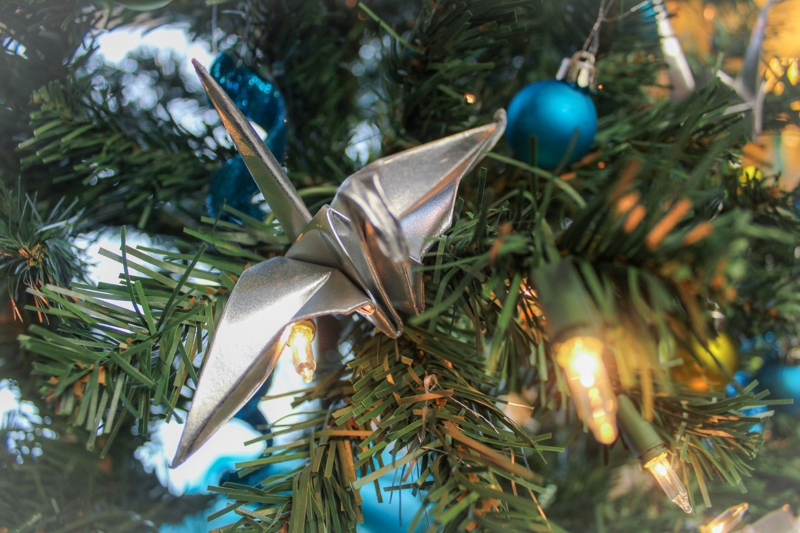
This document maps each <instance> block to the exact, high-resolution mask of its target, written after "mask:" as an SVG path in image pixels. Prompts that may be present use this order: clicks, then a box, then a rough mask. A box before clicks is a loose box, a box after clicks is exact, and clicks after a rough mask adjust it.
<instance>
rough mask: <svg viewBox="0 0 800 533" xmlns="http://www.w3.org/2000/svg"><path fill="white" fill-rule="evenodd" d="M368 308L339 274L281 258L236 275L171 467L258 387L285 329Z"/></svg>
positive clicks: (277, 352)
mask: <svg viewBox="0 0 800 533" xmlns="http://www.w3.org/2000/svg"><path fill="white" fill-rule="evenodd" d="M370 305H371V302H370V300H369V298H368V297H367V296H366V295H365V294H364V293H363V292H362V291H360V290H359V289H358V288H357V287H356V286H355V285H353V283H352V282H351V281H350V280H348V279H347V277H346V276H345V275H344V274H342V273H341V272H340V271H339V270H337V269H334V268H329V267H324V266H319V265H314V264H311V263H306V262H303V261H296V260H293V259H289V258H286V257H276V258H274V259H271V260H269V261H264V262H263V263H259V264H257V265H255V266H253V267H251V268H248V269H247V270H245V271H244V273H243V274H242V276H241V277H240V278H239V280H238V282H237V283H236V286H235V287H234V288H233V291H232V292H231V295H230V298H229V300H228V302H227V304H226V305H225V310H224V311H223V312H222V317H221V318H220V321H219V327H218V328H217V331H216V334H215V335H214V340H213V342H212V343H211V345H210V346H209V347H208V356H207V360H206V362H205V365H204V367H203V370H202V372H201V373H200V377H199V381H198V384H197V390H196V391H195V394H194V397H193V398H192V408H191V409H190V410H189V415H188V418H187V420H186V427H185V428H184V430H183V435H182V436H181V441H180V444H179V445H178V451H177V453H176V455H175V459H174V460H173V462H172V466H173V467H175V466H177V465H179V464H181V463H182V462H183V461H184V460H186V458H187V457H189V456H190V455H191V454H193V453H194V452H195V451H196V450H197V449H198V448H199V447H200V446H202V445H203V443H205V442H206V441H207V440H208V438H209V437H211V435H212V434H213V433H214V432H215V431H216V430H217V429H218V428H219V427H220V426H222V425H223V424H225V422H227V421H228V420H230V419H231V417H233V415H234V414H236V412H237V411H238V410H239V409H241V408H242V407H243V406H244V405H245V404H246V403H247V401H248V400H249V399H250V398H251V397H252V396H253V394H255V392H256V391H257V390H258V389H259V387H260V386H261V385H262V384H263V383H264V381H266V379H267V376H269V374H270V373H271V372H272V369H273V368H274V367H275V364H276V363H277V360H278V357H279V356H280V353H281V351H282V349H283V346H284V343H283V342H281V335H282V334H283V332H284V329H285V328H286V326H288V325H289V324H292V323H294V322H297V321H299V320H303V319H307V318H314V317H317V316H320V315H329V314H332V313H342V314H349V313H352V312H354V311H356V310H357V309H359V308H362V307H368V306H370Z"/></svg>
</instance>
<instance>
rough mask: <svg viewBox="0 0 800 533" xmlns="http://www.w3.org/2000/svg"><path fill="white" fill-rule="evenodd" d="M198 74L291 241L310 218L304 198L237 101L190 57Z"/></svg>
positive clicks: (301, 230) (248, 167)
mask: <svg viewBox="0 0 800 533" xmlns="http://www.w3.org/2000/svg"><path fill="white" fill-rule="evenodd" d="M192 64H193V65H194V68H195V70H196V71H197V75H198V76H199V77H200V81H201V82H202V83H203V87H205V89H206V92H207V93H208V97H209V98H210V99H211V102H212V103H213V104H214V107H215V108H217V111H218V112H219V116H220V118H221V119H222V124H223V125H224V126H225V129H226V130H228V133H229V134H230V136H231V138H232V139H233V142H234V144H236V148H238V149H239V153H240V154H242V158H243V159H244V162H245V164H246V165H247V169H248V170H249V171H250V174H252V176H253V179H254V180H255V182H256V185H258V188H259V189H260V190H261V192H262V193H263V194H264V198H266V200H267V203H268V204H269V206H270V208H271V209H272V212H273V213H275V218H277V219H278V222H280V224H281V227H282V228H283V231H284V232H285V233H286V235H287V236H288V237H289V238H290V239H291V240H292V242H294V241H295V240H296V239H297V237H298V236H299V235H300V234H301V233H302V232H303V229H304V228H305V227H306V225H307V224H308V223H309V222H310V221H311V213H309V212H308V209H307V208H306V206H305V204H304V203H303V200H302V199H300V196H299V195H298V194H297V190H296V189H295V188H294V186H293V185H292V184H291V182H290V181H289V178H288V177H287V176H286V174H285V173H284V172H283V169H282V168H281V165H280V163H278V160H277V159H275V156H274V155H272V152H270V151H269V148H267V146H266V145H265V144H264V142H263V141H262V140H261V138H260V137H259V136H258V134H257V133H256V132H255V130H254V129H253V126H251V125H250V122H249V121H248V120H247V118H245V116H244V115H243V114H242V112H241V111H239V110H238V109H237V108H236V104H234V103H233V101H232V100H231V99H230V98H229V97H228V95H227V94H225V91H224V90H223V89H222V87H220V86H219V84H218V83H217V82H216V81H214V78H212V77H211V75H210V74H209V73H208V71H207V70H206V69H205V68H203V65H201V64H200V63H199V62H198V61H197V60H196V59H193V60H192Z"/></svg>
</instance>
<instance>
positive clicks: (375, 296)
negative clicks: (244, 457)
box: [172, 61, 506, 467]
mask: <svg viewBox="0 0 800 533" xmlns="http://www.w3.org/2000/svg"><path fill="white" fill-rule="evenodd" d="M193 63H194V66H195V69H196V70H197V74H198V75H199V76H200V79H201V81H202V82H203V86H204V87H205V89H206V92H207V93H208V95H209V97H210V98H211V101H212V102H213V104H214V107H216V108H217V111H218V112H219V115H220V117H221V118H222V123H223V125H224V126H225V129H227V130H228V133H229V134H230V135H231V137H232V138H233V142H234V143H235V144H236V147H237V148H238V149H239V152H240V153H241V155H242V157H243V159H244V162H245V163H246V165H247V168H248V169H249V171H250V173H251V174H252V175H253V179H254V180H255V181H256V183H257V184H258V187H259V189H261V192H262V193H264V197H265V198H266V200H267V202H268V203H269V205H270V207H271V209H272V212H273V213H274V214H275V218H277V220H278V222H279V224H280V225H281V227H282V228H283V230H284V232H285V233H286V235H287V236H288V237H289V238H290V239H291V240H292V242H293V244H292V245H291V247H290V248H289V251H288V252H287V254H286V255H285V256H284V257H276V258H274V259H270V260H268V261H264V262H263V263H259V264H257V265H255V266H253V267H250V268H248V269H247V270H245V271H244V273H243V274H242V276H241V277H240V278H239V280H238V282H237V283H236V286H235V287H234V289H233V291H232V292H231V295H230V298H229V299H228V302H227V304H226V306H225V309H224V311H223V313H222V317H221V318H220V322H219V326H218V327H217V329H216V334H215V336H214V339H213V341H212V343H211V345H210V346H209V348H208V355H207V357H206V362H205V365H204V367H203V370H202V372H201V374H200V377H199V381H198V383H197V390H196V391H195V394H194V397H193V398H192V405H191V408H190V409H189V415H188V418H187V420H186V426H185V428H184V430H183V435H182V436H181V441H180V444H179V445H178V451H177V453H176V455H175V459H174V460H173V462H172V466H173V467H175V466H178V465H179V464H181V463H183V462H184V461H185V460H186V459H187V458H188V457H189V456H190V455H192V454H193V453H194V452H195V451H196V450H197V449H198V448H200V446H202V445H203V443H205V442H206V441H207V440H208V439H209V437H211V435H213V434H214V433H215V432H216V431H217V430H218V429H219V428H220V427H221V426H222V425H223V424H225V423H226V422H227V421H228V420H229V419H230V418H231V417H232V416H233V415H234V414H235V413H236V412H237V411H238V410H239V409H240V408H242V406H244V404H245V403H247V401H248V400H249V399H250V398H251V397H252V396H253V394H255V392H256V391H257V390H258V389H259V387H260V386H261V385H262V384H263V383H264V382H265V381H266V379H267V377H268V376H269V374H270V373H271V372H272V370H273V368H274V367H275V364H276V363H277V359H278V357H279V355H280V354H281V352H282V351H283V348H284V347H285V345H286V343H287V340H286V339H287V336H286V333H285V332H286V331H287V326H289V325H290V324H294V323H298V322H301V321H304V320H308V319H313V318H314V317H317V316H321V315H330V314H334V313H340V314H350V313H353V312H358V313H359V314H361V315H362V316H363V317H364V318H366V319H367V320H369V321H370V322H372V323H373V324H374V325H375V327H376V328H378V330H380V331H381V332H383V333H385V334H386V335H388V336H389V337H392V338H396V337H398V336H399V335H400V334H401V333H402V331H403V321H402V319H401V313H402V314H408V315H416V314H419V313H421V312H422V311H423V309H424V305H425V301H424V296H423V281H422V273H421V272H419V271H418V270H417V269H415V268H414V267H415V266H416V265H419V264H420V261H421V258H422V256H423V254H424V253H425V252H426V251H427V250H428V248H429V247H430V246H431V245H432V243H431V242H430V238H431V237H435V236H438V235H441V234H442V233H443V232H444V231H445V230H446V229H447V228H448V227H449V226H450V224H451V222H452V218H453V208H454V205H455V201H456V192H457V190H458V184H459V182H460V181H461V178H463V177H464V176H465V175H466V174H467V173H468V172H469V171H470V170H471V169H472V168H474V167H475V165H477V164H478V162H479V161H480V160H481V159H482V158H483V156H484V155H485V154H486V152H488V151H489V150H491V149H492V147H494V145H495V143H497V141H498V140H499V139H500V137H501V136H502V135H503V132H504V131H505V127H506V114H505V111H504V110H502V109H501V110H499V111H498V112H497V113H496V115H495V122H493V123H491V124H488V125H486V126H482V127H479V128H474V129H471V130H468V131H465V132H462V133H459V134H456V135H452V136H450V137H446V138H444V139H440V140H438V141H434V142H431V143H427V144H423V145H421V146H418V147H416V148H412V149H410V150H406V151H404V152H401V153H399V154H395V155H392V156H389V157H385V158H383V159H379V160H377V161H375V162H373V163H371V164H370V165H367V166H365V167H364V168H362V169H361V170H359V171H358V172H356V173H355V174H353V175H352V176H350V177H349V178H347V180H345V182H344V183H343V184H342V186H341V187H340V188H339V191H338V192H337V194H336V197H335V198H334V199H333V201H332V202H331V205H325V206H323V207H322V208H321V209H320V210H319V212H318V213H317V214H316V215H315V216H313V217H312V216H311V214H310V213H309V212H308V209H306V206H305V204H303V202H302V200H301V199H300V197H299V195H298V194H297V191H296V190H295V189H294V187H293V186H292V184H291V183H290V182H289V179H288V177H287V176H286V175H285V174H284V172H283V169H282V168H281V166H280V164H279V163H278V161H277V160H276V159H275V157H274V156H273V155H272V153H271V152H270V151H269V149H268V148H267V147H266V146H265V144H264V142H263V141H262V140H261V139H260V138H259V137H258V135H257V134H256V132H255V131H254V130H253V128H252V127H251V126H250V123H249V122H248V121H247V119H246V118H245V117H244V115H243V114H242V113H241V112H240V111H239V110H238V109H236V106H235V105H234V104H233V102H232V101H231V100H230V98H228V96H227V95H226V94H225V92H224V91H223V89H222V88H221V87H220V86H219V85H218V84H217V83H216V82H215V81H214V79H213V78H212V77H211V76H210V75H209V74H208V72H207V71H206V70H205V69H204V68H203V67H202V66H201V65H200V64H199V63H198V62H197V61H193Z"/></svg>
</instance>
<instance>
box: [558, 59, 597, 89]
mask: <svg viewBox="0 0 800 533" xmlns="http://www.w3.org/2000/svg"><path fill="white" fill-rule="evenodd" d="M594 63H595V57H594V54H593V53H591V52H589V51H588V50H579V51H577V52H575V53H574V54H572V57H565V58H564V59H562V60H561V66H560V67H559V68H558V73H557V74H556V79H557V80H561V81H566V82H567V83H572V84H575V85H576V86H578V87H580V88H581V89H588V90H590V91H592V92H594V91H596V90H597V69H596V68H595V66H594Z"/></svg>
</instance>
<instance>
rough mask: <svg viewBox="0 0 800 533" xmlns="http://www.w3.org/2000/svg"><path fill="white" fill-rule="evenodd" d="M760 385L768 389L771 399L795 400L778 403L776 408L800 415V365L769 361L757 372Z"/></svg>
mask: <svg viewBox="0 0 800 533" xmlns="http://www.w3.org/2000/svg"><path fill="white" fill-rule="evenodd" d="M756 379H757V380H758V384H759V387H760V388H761V389H768V390H769V392H770V395H769V398H770V399H771V400H783V399H787V398H790V399H792V400H794V404H791V405H776V406H774V408H775V410H776V411H778V412H780V413H786V414H790V415H795V416H796V415H800V366H786V365H785V364H782V363H777V362H769V363H767V364H766V365H764V366H763V367H762V368H761V370H759V371H758V373H757V374H756Z"/></svg>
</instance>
